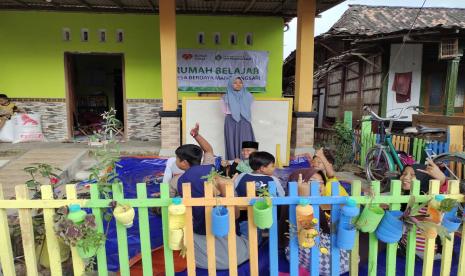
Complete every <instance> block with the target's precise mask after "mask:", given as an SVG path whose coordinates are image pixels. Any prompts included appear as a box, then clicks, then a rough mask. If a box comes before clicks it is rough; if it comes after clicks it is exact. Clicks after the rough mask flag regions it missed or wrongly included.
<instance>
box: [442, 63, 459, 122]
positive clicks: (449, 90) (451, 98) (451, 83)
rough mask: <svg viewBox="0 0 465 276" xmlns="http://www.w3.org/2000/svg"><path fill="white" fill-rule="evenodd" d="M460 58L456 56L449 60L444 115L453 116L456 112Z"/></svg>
mask: <svg viewBox="0 0 465 276" xmlns="http://www.w3.org/2000/svg"><path fill="white" fill-rule="evenodd" d="M459 63H460V58H454V59H452V60H449V61H448V62H447V76H446V89H445V91H446V94H445V96H446V97H445V108H444V115H446V116H452V115H454V113H455V110H454V109H455V108H454V104H455V94H456V90H457V77H458V73H459Z"/></svg>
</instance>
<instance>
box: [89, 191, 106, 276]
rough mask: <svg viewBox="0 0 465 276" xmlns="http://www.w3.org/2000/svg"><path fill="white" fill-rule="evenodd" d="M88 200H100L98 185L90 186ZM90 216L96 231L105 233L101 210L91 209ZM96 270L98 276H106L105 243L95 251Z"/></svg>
mask: <svg viewBox="0 0 465 276" xmlns="http://www.w3.org/2000/svg"><path fill="white" fill-rule="evenodd" d="M90 199H91V200H99V199H100V193H99V191H98V184H92V185H90ZM92 214H94V216H95V223H96V224H97V231H99V232H100V233H105V232H104V230H103V229H104V227H103V216H102V209H100V208H92ZM106 223H110V222H109V221H107V222H106ZM105 234H106V233H105ZM97 269H98V275H99V276H106V275H108V267H107V253H106V250H105V243H104V244H102V245H101V246H100V247H99V249H98V250H97Z"/></svg>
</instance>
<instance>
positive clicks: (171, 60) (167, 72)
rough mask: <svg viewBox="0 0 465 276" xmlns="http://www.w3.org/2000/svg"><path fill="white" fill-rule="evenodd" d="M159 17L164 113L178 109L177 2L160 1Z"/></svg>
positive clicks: (172, 0)
mask: <svg viewBox="0 0 465 276" xmlns="http://www.w3.org/2000/svg"><path fill="white" fill-rule="evenodd" d="M159 17H160V63H161V90H162V95H163V111H176V109H177V107H178V81H177V61H176V59H177V53H176V49H177V48H176V1H174V0H167V1H159ZM312 39H313V35H312Z"/></svg>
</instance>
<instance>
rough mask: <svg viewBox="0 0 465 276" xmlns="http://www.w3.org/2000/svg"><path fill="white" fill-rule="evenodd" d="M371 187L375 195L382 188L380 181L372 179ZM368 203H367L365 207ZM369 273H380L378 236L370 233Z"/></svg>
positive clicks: (372, 275) (370, 274)
mask: <svg viewBox="0 0 465 276" xmlns="http://www.w3.org/2000/svg"><path fill="white" fill-rule="evenodd" d="M371 188H372V191H373V196H374V197H376V196H378V195H379V190H380V183H379V181H372V182H371ZM378 205H379V204H373V206H378ZM366 207H367V205H365V208H366ZM368 248H369V249H368V275H369V276H376V275H378V272H377V267H378V239H377V238H376V234H375V233H374V232H373V233H370V234H369V235H368Z"/></svg>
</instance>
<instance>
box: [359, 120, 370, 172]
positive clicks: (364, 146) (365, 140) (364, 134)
mask: <svg viewBox="0 0 465 276" xmlns="http://www.w3.org/2000/svg"><path fill="white" fill-rule="evenodd" d="M369 119H370V116H363V117H362V130H361V133H360V137H361V140H362V142H361V151H360V164H361V165H362V167H364V166H365V157H366V155H367V153H368V149H369V148H370V146H371V139H370V138H371V136H372V133H371V121H369Z"/></svg>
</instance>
